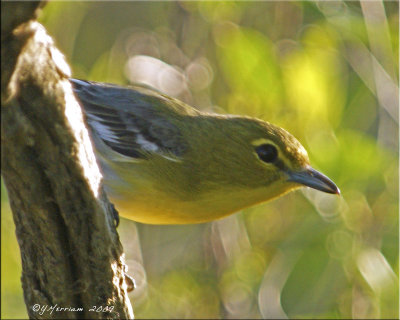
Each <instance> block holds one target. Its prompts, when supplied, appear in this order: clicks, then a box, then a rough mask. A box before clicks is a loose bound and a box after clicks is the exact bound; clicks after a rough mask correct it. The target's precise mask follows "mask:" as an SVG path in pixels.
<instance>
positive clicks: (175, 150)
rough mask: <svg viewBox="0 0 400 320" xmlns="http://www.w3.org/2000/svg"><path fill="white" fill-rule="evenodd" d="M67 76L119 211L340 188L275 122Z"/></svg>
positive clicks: (215, 208) (160, 212) (142, 216)
mask: <svg viewBox="0 0 400 320" xmlns="http://www.w3.org/2000/svg"><path fill="white" fill-rule="evenodd" d="M70 83H71V84H72V88H73V91H74V93H75V95H76V97H77V99H78V101H79V102H80V105H81V107H82V110H83V113H84V117H85V120H86V123H87V126H88V129H89V132H90V136H91V138H92V141H93V144H94V149H95V153H96V157H97V160H98V163H99V166H100V168H101V171H102V174H103V184H104V187H105V191H106V193H107V195H108V197H109V198H110V200H111V201H112V203H113V204H114V205H115V206H116V207H117V210H118V212H119V213H120V215H121V216H122V217H124V218H127V219H130V220H134V221H137V222H140V223H146V224H192V223H203V222H208V221H213V220H217V219H221V218H223V217H225V216H227V215H230V214H233V213H235V212H238V211H240V210H242V209H244V208H247V207H251V206H254V205H256V204H259V203H263V202H267V201H269V200H272V199H275V198H277V197H279V196H282V195H284V194H286V193H288V192H290V191H293V190H296V189H298V188H300V187H304V186H305V187H310V188H313V189H316V190H319V191H322V192H325V193H330V194H337V195H339V194H340V190H339V188H338V187H337V186H336V185H335V183H334V182H333V181H332V180H330V179H329V178H328V177H327V176H325V175H324V174H322V173H321V172H319V171H317V170H315V169H314V168H312V167H311V165H310V160H309V157H308V154H307V151H306V150H305V148H304V147H303V146H302V145H301V143H300V142H299V141H298V140H297V139H296V138H295V137H294V136H293V135H292V134H290V133H289V132H288V131H286V130H284V129H283V128H280V127H279V126H276V125H274V124H271V123H269V122H266V121H263V120H260V119H257V118H252V117H248V116H239V115H226V114H216V113H206V112H202V111H199V110H197V109H195V108H193V107H191V106H189V105H187V104H185V103H184V102H182V101H179V100H177V99H175V98H172V97H169V96H167V95H165V94H163V93H161V92H159V91H158V90H156V89H153V88H151V87H148V86H145V85H131V86H120V85H116V84H110V83H101V82H94V81H86V80H78V79H72V78H71V79H70Z"/></svg>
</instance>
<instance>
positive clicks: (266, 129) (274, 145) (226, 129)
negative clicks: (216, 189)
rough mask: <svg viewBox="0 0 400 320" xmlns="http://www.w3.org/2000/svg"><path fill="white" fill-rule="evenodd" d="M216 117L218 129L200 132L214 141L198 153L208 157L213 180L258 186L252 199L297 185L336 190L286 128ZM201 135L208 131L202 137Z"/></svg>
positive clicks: (232, 185) (259, 199)
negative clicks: (255, 196) (207, 151)
mask: <svg viewBox="0 0 400 320" xmlns="http://www.w3.org/2000/svg"><path fill="white" fill-rule="evenodd" d="M219 121H223V122H224V123H221V124H220V125H218V124H215V123H213V124H212V127H213V128H220V129H219V130H211V129H210V130H209V132H210V133H208V132H203V133H202V134H203V137H202V140H203V141H205V140H207V141H209V144H210V145H214V147H213V148H208V149H210V150H211V151H210V152H209V154H204V153H203V154H202V155H201V157H202V158H203V159H202V162H203V163H207V168H205V169H204V170H206V171H208V173H207V175H208V176H210V177H211V179H212V181H218V182H217V184H218V186H221V185H225V186H226V189H229V188H232V189H235V186H237V189H238V190H240V189H243V190H244V189H245V188H244V187H247V189H253V190H258V191H257V192H258V193H259V195H258V196H257V199H255V200H254V201H257V202H262V201H266V200H269V199H272V198H275V197H277V196H279V195H282V194H284V193H286V192H288V191H290V190H293V189H296V188H299V187H301V186H307V187H310V188H313V189H316V190H320V191H323V192H326V193H332V194H339V193H340V191H339V188H338V187H337V186H336V185H335V184H334V183H333V182H332V181H331V180H330V179H329V178H328V177H326V176H325V175H323V174H322V173H320V172H318V171H317V170H315V169H313V168H312V167H311V165H310V160H309V158H308V154H307V151H306V150H305V148H304V147H303V146H302V145H301V143H300V142H299V141H298V140H297V139H296V138H295V137H294V136H293V135H291V134H290V133H289V132H287V131H286V130H284V129H282V128H280V127H278V126H275V125H273V124H270V123H268V122H265V121H262V120H258V119H254V118H246V117H239V116H221V117H220V118H219ZM204 127H206V126H204ZM204 135H209V137H207V138H206V139H204ZM196 144H197V142H196ZM197 145H198V144H197ZM213 150H214V151H213ZM204 158H207V159H208V161H206V162H205V161H203V160H204ZM214 169H215V171H214ZM211 171H214V172H212V174H211ZM208 188H210V186H208ZM263 192H264V193H263Z"/></svg>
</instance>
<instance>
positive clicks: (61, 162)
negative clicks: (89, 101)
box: [1, 1, 133, 319]
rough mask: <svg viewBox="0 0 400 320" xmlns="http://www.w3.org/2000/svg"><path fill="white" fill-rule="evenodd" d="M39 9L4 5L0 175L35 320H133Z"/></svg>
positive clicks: (63, 73)
mask: <svg viewBox="0 0 400 320" xmlns="http://www.w3.org/2000/svg"><path fill="white" fill-rule="evenodd" d="M40 6H41V4H40V3H39V2H3V1H2V2H1V19H2V24H1V169H2V175H3V178H4V182H5V185H6V188H7V190H8V195H9V201H10V205H11V209H12V211H13V218H14V222H15V227H16V235H17V239H18V243H19V246H20V251H21V259H22V277H21V281H22V287H23V290H24V298H25V303H26V306H27V310H28V314H29V317H30V318H63V319H66V318H68V319H74V318H80V319H82V318H90V319H96V318H132V317H133V314H132V308H131V305H130V302H129V299H128V297H127V292H126V288H127V286H126V283H128V282H127V281H126V279H125V269H126V266H125V263H124V254H123V249H122V246H121V243H120V241H119V237H118V234H117V232H116V228H115V225H114V220H113V214H112V210H111V207H110V204H109V202H108V200H107V198H106V196H105V194H104V192H103V191H102V186H101V174H100V172H99V169H98V167H97V163H96V161H95V158H94V154H93V150H92V147H91V144H90V140H89V137H88V133H87V131H86V128H85V126H84V122H83V118H82V113H81V110H80V107H79V105H78V103H77V102H76V100H75V97H74V95H73V93H72V89H71V86H70V84H69V82H68V76H69V69H68V65H67V64H66V63H65V61H64V58H63V56H62V55H61V53H60V52H59V51H58V50H57V49H56V48H55V46H54V44H53V42H52V40H51V38H50V37H49V36H48V35H47V34H46V31H45V29H44V28H43V26H41V25H40V24H39V23H38V22H36V21H35V17H36V11H37V10H38V9H39V7H40ZM10 227H13V226H10ZM106 307H107V308H106ZM51 308H54V309H51ZM57 308H58V309H57ZM62 308H64V309H62ZM79 308H82V309H79ZM93 309H94V310H93ZM91 310H93V311H91Z"/></svg>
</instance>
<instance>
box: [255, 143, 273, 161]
mask: <svg viewBox="0 0 400 320" xmlns="http://www.w3.org/2000/svg"><path fill="white" fill-rule="evenodd" d="M256 152H257V155H258V157H259V158H260V159H261V160H262V161H264V162H267V163H271V162H274V161H275V160H276V158H277V157H278V150H276V147H275V146H273V145H272V144H262V145H260V146H258V147H257V148H256Z"/></svg>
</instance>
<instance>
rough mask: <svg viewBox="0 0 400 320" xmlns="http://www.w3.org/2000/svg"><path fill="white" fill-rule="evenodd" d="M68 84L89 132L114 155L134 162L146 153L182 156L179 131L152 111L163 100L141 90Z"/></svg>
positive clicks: (101, 84) (80, 82) (107, 85)
mask: <svg viewBox="0 0 400 320" xmlns="http://www.w3.org/2000/svg"><path fill="white" fill-rule="evenodd" d="M70 82H71V83H72V86H73V89H74V92H75V94H76V95H77V97H78V98H79V100H80V102H81V105H82V107H83V109H84V110H83V111H84V113H85V116H86V120H87V123H88V125H89V126H90V129H91V130H92V131H94V133H95V134H96V136H97V137H99V138H100V139H101V140H102V141H103V142H104V143H105V144H106V145H107V146H108V147H110V148H111V149H112V150H114V151H115V152H117V153H119V154H122V155H124V156H126V157H130V158H136V159H139V158H146V156H147V155H148V154H149V153H157V154H160V155H162V156H171V155H173V156H176V157H180V156H181V155H182V154H183V153H184V151H185V149H186V146H185V143H184V140H183V138H182V135H181V133H180V131H179V128H177V127H176V126H175V125H173V124H172V123H171V122H170V121H168V120H166V119H165V116H163V113H162V112H160V110H157V108H154V105H155V104H158V103H160V104H165V103H166V99H168V98H166V97H165V96H161V94H159V93H157V92H156V91H152V90H150V89H145V88H143V89H142V91H143V92H139V91H137V90H134V89H132V88H125V87H120V86H117V85H112V84H106V83H98V82H89V81H83V80H76V79H70ZM138 90H140V88H138ZM171 101H172V99H171Z"/></svg>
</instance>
